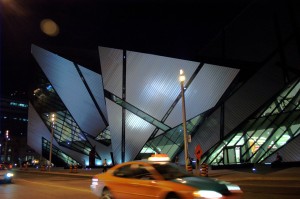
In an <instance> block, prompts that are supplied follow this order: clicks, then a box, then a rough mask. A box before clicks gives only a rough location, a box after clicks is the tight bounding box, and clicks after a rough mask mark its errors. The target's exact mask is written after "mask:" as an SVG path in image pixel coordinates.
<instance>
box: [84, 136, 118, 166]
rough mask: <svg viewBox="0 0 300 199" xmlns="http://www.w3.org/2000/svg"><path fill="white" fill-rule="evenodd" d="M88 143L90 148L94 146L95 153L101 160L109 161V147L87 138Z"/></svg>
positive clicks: (110, 150)
mask: <svg viewBox="0 0 300 199" xmlns="http://www.w3.org/2000/svg"><path fill="white" fill-rule="evenodd" d="M88 141H89V142H90V143H91V145H92V146H95V149H96V152H97V153H98V154H99V156H100V157H101V159H102V160H104V159H106V160H107V161H109V160H111V156H110V152H112V149H111V145H109V146H105V145H103V144H101V143H99V142H97V141H95V140H93V139H90V138H88Z"/></svg>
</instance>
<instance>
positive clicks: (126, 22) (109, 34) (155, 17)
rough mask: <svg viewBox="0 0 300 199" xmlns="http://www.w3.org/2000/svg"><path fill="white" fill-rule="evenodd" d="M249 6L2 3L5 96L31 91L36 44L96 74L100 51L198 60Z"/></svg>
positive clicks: (220, 0)
mask: <svg viewBox="0 0 300 199" xmlns="http://www.w3.org/2000/svg"><path fill="white" fill-rule="evenodd" d="M158 2H160V3H158ZM195 2H201V3H195ZM249 2H251V0H226V1H224V0H204V1H192V0H185V1H184V0H182V1H154V0H153V1H150V0H142V1H141V0H128V1H116V0H110V1H108V0H107V1H101V0H98V1H96V0H38V1H37V0H26V1H19V0H6V1H1V2H0V4H1V19H0V20H1V43H0V44H1V88H2V93H3V94H4V95H5V94H7V93H10V92H12V91H14V90H25V91H27V88H28V82H29V81H30V78H31V73H32V66H33V65H34V64H35V61H34V59H33V57H32V55H31V53H30V47H31V44H32V43H33V44H36V45H38V46H40V47H43V48H45V49H47V50H50V51H53V52H56V53H58V54H59V55H61V56H63V57H65V58H67V59H72V60H74V61H76V62H77V63H79V64H81V65H83V66H86V67H88V68H90V69H92V70H95V71H96V70H97V67H99V57H98V53H97V47H98V46H107V47H113V48H120V49H128V50H133V51H138V52H146V53H152V54H158V55H165V56H170V57H177V58H182V59H189V60H197V59H198V56H199V54H198V53H199V52H200V51H201V50H202V49H204V48H205V46H206V45H208V43H209V42H210V41H211V40H213V39H214V38H215V37H216V36H217V35H218V34H219V33H220V32H221V31H222V29H223V28H224V27H225V26H226V25H227V24H228V23H230V22H231V21H232V20H234V19H235V17H236V16H237V15H238V14H240V12H242V10H243V9H244V8H245V7H246V6H247V5H248V3H249ZM45 18H50V19H52V20H53V21H55V22H56V23H57V24H58V26H59V28H60V32H59V34H58V35H57V36H56V37H50V36H47V35H46V34H44V33H43V32H42V31H41V29H40V22H41V20H43V19H45Z"/></svg>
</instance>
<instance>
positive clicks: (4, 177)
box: [0, 164, 14, 183]
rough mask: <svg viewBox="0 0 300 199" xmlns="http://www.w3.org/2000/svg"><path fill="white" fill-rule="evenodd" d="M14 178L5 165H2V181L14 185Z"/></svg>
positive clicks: (0, 170) (0, 166) (0, 177)
mask: <svg viewBox="0 0 300 199" xmlns="http://www.w3.org/2000/svg"><path fill="white" fill-rule="evenodd" d="M13 176H14V174H13V173H12V172H11V171H10V170H9V169H8V168H7V167H6V166H5V165H4V164H0V181H2V182H6V183H12V182H13Z"/></svg>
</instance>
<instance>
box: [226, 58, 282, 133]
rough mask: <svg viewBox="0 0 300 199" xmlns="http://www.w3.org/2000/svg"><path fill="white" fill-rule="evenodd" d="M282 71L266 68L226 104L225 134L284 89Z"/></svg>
mask: <svg viewBox="0 0 300 199" xmlns="http://www.w3.org/2000/svg"><path fill="white" fill-rule="evenodd" d="M283 79H284V78H283V77H282V69H280V68H279V67H275V66H274V63H272V62H271V63H269V65H266V66H264V67H263V68H262V69H261V70H260V71H258V72H257V73H256V74H255V76H253V78H251V79H250V80H249V81H248V82H246V83H245V84H244V85H243V86H242V87H241V88H240V89H239V90H238V91H237V92H236V93H235V94H234V95H233V96H231V97H230V98H229V99H228V100H227V101H226V103H225V130H224V131H225V134H227V133H228V132H230V131H231V130H232V129H234V128H235V127H236V126H237V125H239V124H240V123H241V122H242V121H244V120H245V119H246V118H247V117H249V116H250V115H251V114H253V113H254V112H255V111H256V110H257V109H258V108H259V107H261V106H262V105H263V104H264V103H265V102H266V101H267V100H268V99H270V98H271V97H272V96H274V95H275V94H276V93H277V92H279V91H280V89H282V88H283V86H284V84H283Z"/></svg>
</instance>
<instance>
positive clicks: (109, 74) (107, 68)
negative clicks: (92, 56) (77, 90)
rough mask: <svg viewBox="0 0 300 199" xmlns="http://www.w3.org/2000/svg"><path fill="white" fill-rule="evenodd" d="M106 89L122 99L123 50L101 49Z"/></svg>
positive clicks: (100, 54)
mask: <svg viewBox="0 0 300 199" xmlns="http://www.w3.org/2000/svg"><path fill="white" fill-rule="evenodd" d="M99 56H100V63H101V72H102V77H103V84H104V88H105V89H106V90H108V91H110V92H112V93H114V94H115V95H117V96H118V97H122V76H123V74H122V71H123V50H119V49H113V48H106V47H99Z"/></svg>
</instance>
